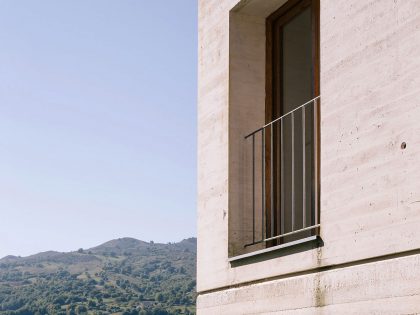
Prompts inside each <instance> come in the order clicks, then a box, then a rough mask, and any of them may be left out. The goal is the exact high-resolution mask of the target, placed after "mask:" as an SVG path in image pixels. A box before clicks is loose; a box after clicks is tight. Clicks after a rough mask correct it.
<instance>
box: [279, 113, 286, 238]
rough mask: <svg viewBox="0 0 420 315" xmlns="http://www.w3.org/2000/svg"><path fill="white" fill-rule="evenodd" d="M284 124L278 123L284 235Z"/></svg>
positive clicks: (283, 229)
mask: <svg viewBox="0 0 420 315" xmlns="http://www.w3.org/2000/svg"><path fill="white" fill-rule="evenodd" d="M283 138H284V123H283V120H281V121H280V221H281V222H280V234H283V233H285V228H284V227H285V224H284V223H285V222H284V198H285V193H284V141H283Z"/></svg>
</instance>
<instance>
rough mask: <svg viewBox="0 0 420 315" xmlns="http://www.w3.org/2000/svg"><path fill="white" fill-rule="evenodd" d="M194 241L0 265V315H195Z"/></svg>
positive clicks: (108, 247) (124, 245) (125, 243)
mask: <svg viewBox="0 0 420 315" xmlns="http://www.w3.org/2000/svg"><path fill="white" fill-rule="evenodd" d="M196 246H197V240H196V238H188V239H185V240H182V241H180V242H178V243H168V244H161V243H154V242H145V241H141V240H137V239H135V238H129V237H125V238H119V239H114V240H111V241H108V242H105V243H103V244H101V245H98V246H95V247H92V248H89V249H80V250H77V251H72V252H67V253H62V252H56V251H46V252H41V253H38V254H35V255H31V256H27V257H17V256H11V255H9V256H6V257H3V258H2V259H0V314H5V315H6V314H7V315H19V314H20V315H30V314H34V315H38V314H39V315H40V314H63V315H64V314H66V315H68V314H70V315H71V314H194V313H195V307H194V305H195V268H196V262H195V260H196Z"/></svg>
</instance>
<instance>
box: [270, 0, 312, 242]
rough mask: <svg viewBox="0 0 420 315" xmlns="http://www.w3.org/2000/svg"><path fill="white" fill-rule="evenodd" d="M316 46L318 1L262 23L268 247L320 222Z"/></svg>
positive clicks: (291, 5)
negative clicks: (264, 36) (264, 25)
mask: <svg viewBox="0 0 420 315" xmlns="http://www.w3.org/2000/svg"><path fill="white" fill-rule="evenodd" d="M318 43H319V1H318V0H301V1H289V2H287V3H286V5H284V6H283V7H281V8H280V9H279V10H278V11H276V12H274V13H273V14H272V15H271V16H270V17H269V18H268V19H267V61H268V66H267V104H266V120H267V124H271V125H270V127H269V130H267V131H266V140H267V141H268V145H267V149H266V151H267V154H266V170H265V173H266V186H267V187H270V189H267V190H266V198H265V199H266V225H267V227H266V238H267V239H268V240H270V238H272V240H271V241H269V242H267V245H268V246H270V245H277V244H282V243H287V242H290V241H294V240H297V239H301V238H304V237H307V236H311V235H314V233H316V226H317V224H318V222H319V221H318V198H317V194H318V189H317V186H318V183H317V181H318V174H317V172H318V166H317V163H318V156H317V154H318V153H317V152H318V150H317V149H318V148H317V142H318V139H317V133H318V110H317V106H318V102H317V101H313V100H314V98H316V97H317V96H318V95H319V52H318V51H319V44H318ZM311 227H315V228H311ZM282 235H284V236H283V237H282Z"/></svg>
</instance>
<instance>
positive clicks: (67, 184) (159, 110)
mask: <svg viewBox="0 0 420 315" xmlns="http://www.w3.org/2000/svg"><path fill="white" fill-rule="evenodd" d="M196 20H197V4H196V0H152V1H151V0H63V1H57V0H38V1H33V0H1V1H0V257H3V256H5V255H9V254H12V255H22V256H26V255H29V254H33V253H36V252H39V251H45V250H58V251H68V250H76V249H78V248H80V247H82V248H88V247H91V246H95V245H98V244H100V243H102V242H105V241H108V240H110V239H113V238H117V237H125V236H129V237H135V238H138V239H142V240H146V241H150V240H154V241H155V242H169V241H171V242H172V241H179V240H181V239H183V238H186V237H191V236H195V234H196V224H195V223H196V216H195V207H196V187H195V183H196V60H197V35H196V33H197V25H196V24H197V23H196V22H197V21H196Z"/></svg>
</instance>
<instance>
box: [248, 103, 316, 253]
mask: <svg viewBox="0 0 420 315" xmlns="http://www.w3.org/2000/svg"><path fill="white" fill-rule="evenodd" d="M319 104H320V96H317V97H315V98H313V99H311V100H310V101H308V102H306V103H304V104H302V105H300V106H298V107H296V108H295V109H293V110H291V111H290V112H288V113H286V114H284V115H282V116H280V117H278V118H276V119H275V120H273V121H271V122H270V123H268V124H265V125H264V126H262V127H261V128H258V129H257V130H255V131H253V132H251V133H250V134H248V135H246V136H245V140H246V141H247V142H248V143H249V141H250V144H251V147H252V149H251V152H250V154H251V158H250V160H251V164H252V166H251V171H250V173H251V174H250V176H251V182H252V185H250V189H252V194H251V196H250V198H251V199H252V201H251V202H252V242H250V243H248V244H246V245H245V247H247V246H251V245H256V244H260V243H266V244H267V245H269V244H271V245H273V244H274V245H275V244H279V243H287V242H290V241H293V240H296V239H300V238H304V237H307V236H308V233H309V234H310V235H315V234H317V233H318V232H319V227H320V222H319V213H318V212H319V206H318V203H319V197H318V194H319V191H318V189H319V188H318V181H319V178H318V174H319V170H318V155H317V154H318V146H319V136H318V134H319V130H318V129H319V126H318V125H319V123H318V121H319ZM296 130H297V131H296ZM298 137H299V138H298ZM257 146H258V147H260V148H258V149H259V150H256V147H257ZM298 146H300V148H298ZM257 151H260V152H258V153H257ZM308 155H309V156H308ZM297 173H299V174H298V175H297ZM297 176H299V178H297ZM257 185H258V186H260V187H258V188H257ZM296 188H299V189H298V191H297V189H296ZM257 202H258V205H257ZM297 204H298V205H299V206H297ZM257 208H261V209H260V210H259V211H258V213H257ZM298 221H299V222H298ZM257 225H258V226H257ZM257 234H258V235H257ZM267 242H270V243H267Z"/></svg>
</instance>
